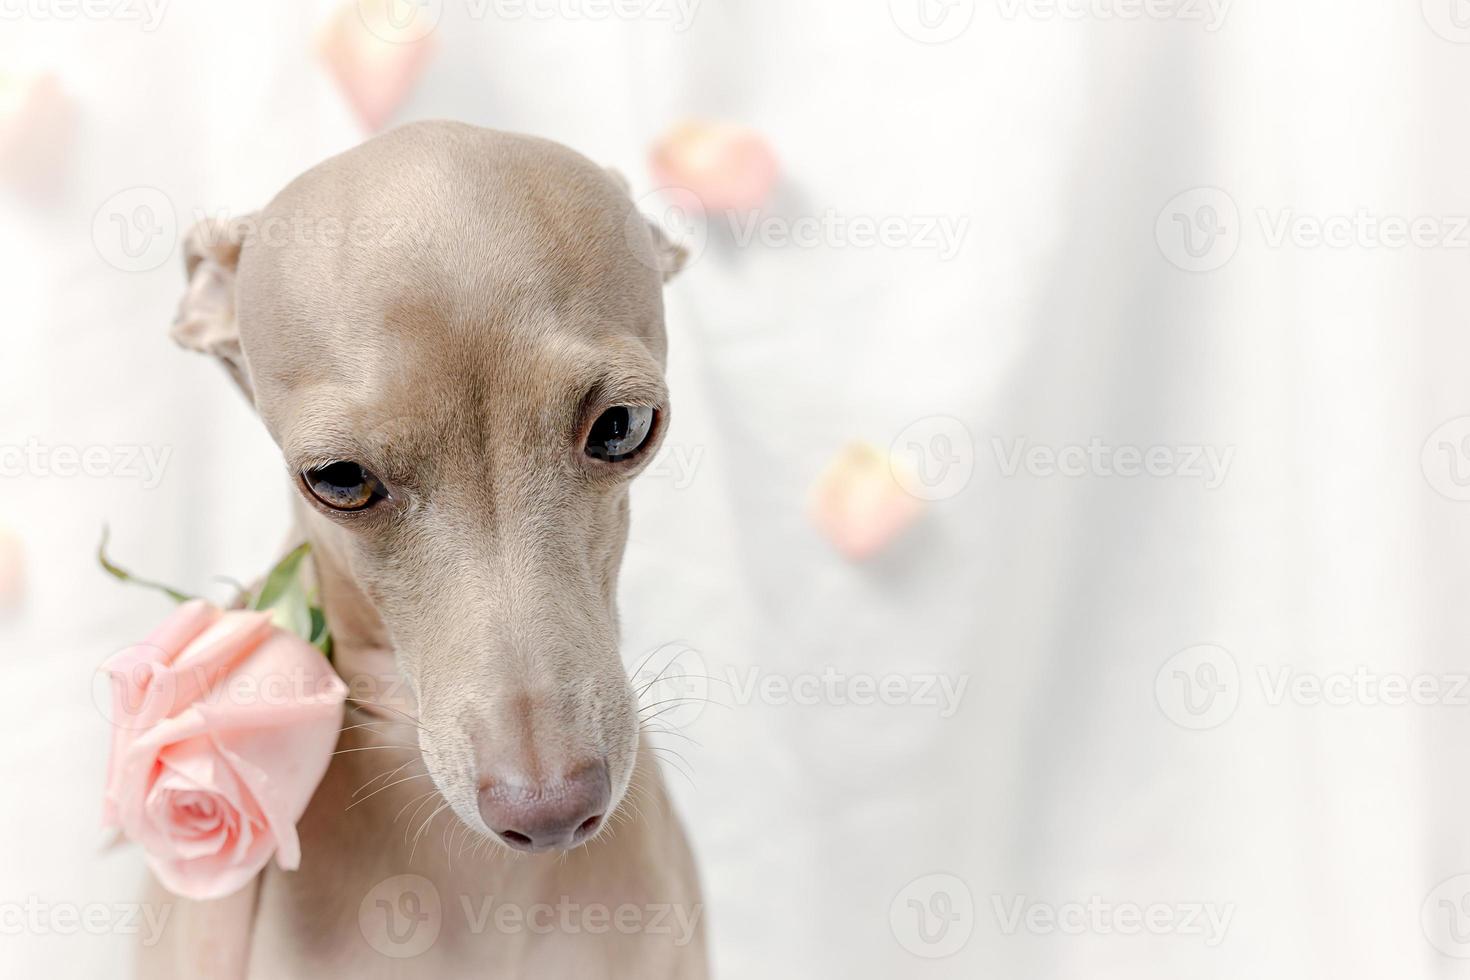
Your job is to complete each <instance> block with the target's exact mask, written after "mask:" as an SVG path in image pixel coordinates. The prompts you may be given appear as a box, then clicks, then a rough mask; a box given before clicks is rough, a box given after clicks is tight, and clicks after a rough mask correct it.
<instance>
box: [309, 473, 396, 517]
mask: <svg viewBox="0 0 1470 980" xmlns="http://www.w3.org/2000/svg"><path fill="white" fill-rule="evenodd" d="M301 476H302V479H304V480H305V481H306V488H307V489H308V490H310V491H311V495H312V496H313V497H315V498H316V499H318V500H320V501H321V502H322V503H324V504H326V505H327V506H328V507H330V508H332V509H333V510H366V509H367V508H369V507H371V506H372V505H373V504H375V503H377V502H378V501H379V500H382V499H383V498H384V497H387V496H388V492H387V491H386V490H385V489H383V484H382V483H381V482H380V481H379V480H378V478H377V477H375V476H373V475H372V474H371V473H369V472H368V471H367V470H365V469H363V468H362V467H361V466H359V465H358V464H356V463H329V464H327V465H326V466H319V467H316V468H315V469H310V470H307V471H306V472H305V473H303V474H302V475H301Z"/></svg>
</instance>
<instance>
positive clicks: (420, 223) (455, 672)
mask: <svg viewBox="0 0 1470 980" xmlns="http://www.w3.org/2000/svg"><path fill="white" fill-rule="evenodd" d="M187 251H188V256H189V271H190V273H191V285H190V290H189V295H188V296H186V299H185V303H184V305H183V307H182V308H181V310H180V316H179V320H178V323H177V324H176V327H175V336H176V338H177V339H179V340H180V342H181V343H184V344H185V345H186V346H190V347H192V348H195V349H199V350H203V351H206V352H208V353H211V354H214V355H215V356H218V357H220V358H221V359H222V360H224V361H225V362H226V364H227V366H228V367H229V368H230V370H231V373H232V375H233V376H234V377H235V379H236V381H237V382H238V383H239V384H240V386H241V388H242V389H243V390H244V391H245V392H246V394H247V395H248V396H249V397H251V398H252V400H253V402H254V404H255V407H256V409H257V410H258V412H259V414H260V417H261V419H262V420H263V421H264V423H265V425H266V427H267V428H268V429H269V431H270V433H271V435H272V437H273V438H274V439H275V441H276V442H277V444H278V445H279V446H280V447H281V451H282V455H283V469H284V474H283V475H284V478H286V479H288V480H291V481H292V482H293V484H296V485H297V486H298V489H299V488H300V473H301V472H302V471H303V469H305V468H307V467H310V466H313V465H322V464H324V463H326V462H330V461H334V460H344V459H345V460H352V461H355V462H360V463H362V464H364V465H366V466H368V467H369V468H370V469H372V470H373V471H374V472H375V473H377V474H378V475H379V476H380V477H382V478H383V479H384V480H385V481H386V482H387V483H388V484H389V485H390V486H391V487H392V488H393V489H394V491H395V495H396V496H399V497H401V498H402V499H401V500H398V501H396V502H395V504H394V506H392V507H391V508H386V509H384V508H379V509H376V510H375V511H373V512H371V513H368V514H362V515H349V516H346V517H344V516H341V515H333V514H331V513H329V512H327V511H326V510H325V509H324V508H321V507H320V506H317V505H315V504H314V503H312V502H311V501H310V498H309V495H308V494H306V493H302V494H301V495H300V499H299V503H298V517H299V523H300V527H301V531H302V533H303V534H304V535H305V536H306V537H307V538H308V539H309V540H310V541H311V542H312V543H313V545H314V555H315V570H316V574H317V577H318V581H319V584H320V586H321V590H322V596H323V600H324V603H325V606H326V609H327V615H328V619H329V621H330V624H331V626H332V629H333V633H334V635H335V638H336V643H337V648H336V664H337V668H338V671H339V672H340V673H341V674H342V675H343V677H344V679H346V680H347V681H348V683H349V686H350V687H352V689H353V691H352V693H353V696H354V697H355V698H362V699H364V700H365V701H367V702H369V703H366V704H356V703H355V704H354V706H353V710H352V711H350V712H349V714H348V721H347V723H346V724H347V725H348V726H366V727H349V728H348V730H347V731H345V732H344V734H343V738H342V745H341V748H342V749H354V750H355V749H364V750H365V751H346V752H342V753H340V754H338V755H337V756H336V757H335V760H334V762H333V765H332V767H331V769H330V771H329V772H328V774H327V777H326V779H325V781H324V782H323V784H322V786H321V788H320V789H319V790H318V792H317V794H316V797H315V799H314V800H313V803H312V805H311V808H310V809H309V811H308V812H307V814H306V816H305V818H304V819H303V820H302V822H301V826H300V830H301V836H302V852H303V855H304V856H303V860H302V866H301V869H300V871H298V872H296V873H285V872H281V871H279V870H277V869H274V868H271V869H269V870H267V871H266V872H265V873H263V874H262V876H261V877H260V879H258V881H257V883H256V886H255V889H254V894H253V895H252V894H251V893H250V892H246V893H243V894H242V896H235V897H233V898H232V899H230V900H227V902H225V903H211V905H209V906H197V905H193V906H192V907H189V906H191V905H192V903H184V904H185V905H186V909H185V911H184V913H183V914H179V915H175V916H174V917H173V919H172V920H171V929H170V935H169V936H167V937H166V939H165V941H164V943H162V944H161V945H160V946H159V947H158V948H156V949H154V950H150V951H148V952H147V954H146V955H145V957H144V971H145V973H146V974H147V975H149V976H195V975H201V974H199V973H198V972H197V966H198V963H199V962H200V961H201V960H206V961H210V965H211V972H210V975H211V976H226V975H235V976H251V977H268V978H272V980H274V978H283V977H294V976H301V977H314V978H319V977H322V976H362V977H378V976H383V977H388V976H393V977H399V976H402V977H409V976H425V977H469V976H474V977H500V976H505V977H519V976H535V977H602V976H605V977H629V978H635V977H636V978H652V977H671V978H684V977H693V978H697V977H701V976H703V975H704V974H705V949H704V940H703V931H702V928H700V929H698V930H697V931H696V933H695V934H694V935H692V936H690V937H689V941H688V942H685V943H676V942H675V941H674V937H672V936H669V935H665V934H655V933H653V932H652V931H644V932H640V933H634V934H627V933H624V932H620V931H618V930H609V931H607V932H605V933H602V934H593V933H592V932H589V931H586V930H582V929H574V930H570V931H569V930H566V929H555V930H552V931H551V932H550V933H548V934H534V933H531V932H528V931H513V930H512V931H506V930H501V929H497V928H494V927H491V928H489V929H484V930H483V931H481V932H479V933H478V934H477V933H476V931H475V929H474V928H472V927H471V925H472V923H473V921H474V919H473V916H471V915H470V914H469V913H468V908H467V905H468V907H476V906H479V905H480V903H481V900H482V898H483V897H484V896H493V897H494V900H495V902H497V903H500V902H509V903H512V904H516V903H519V905H521V906H531V905H535V904H537V903H550V904H555V903H557V902H558V901H561V902H563V903H576V904H577V905H578V906H579V907H582V908H587V907H593V906H598V905H606V906H607V907H609V908H611V909H616V908H617V907H619V906H621V905H626V904H632V905H638V906H661V905H667V906H670V907H675V908H677V909H678V910H679V911H680V912H681V913H682V914H683V915H684V916H685V917H686V919H688V918H693V917H695V916H697V917H698V921H699V923H700V925H701V926H702V922H703V917H702V907H701V906H700V902H701V899H700V896H699V889H698V884H697V880H696V875H695V873H694V870H693V865H692V860H691V857H690V854H689V850H688V847H687V845H686V843H685V840H684V836H683V832H682V829H681V828H680V826H679V824H678V821H677V819H676V818H675V817H674V815H673V814H672V812H671V811H670V808H669V805H668V801H667V798H666V796H665V793H664V790H663V786H662V782H661V777H660V775H659V772H658V769H657V766H656V765H655V764H653V763H652V762H650V761H649V758H648V753H647V752H646V751H640V731H639V725H638V714H637V697H636V693H635V692H634V691H633V690H632V688H631V686H630V684H629V682H628V680H627V678H626V674H625V671H624V667H623V665H622V662H621V658H620V656H619V650H618V635H617V615H616V603H615V598H616V596H615V592H616V581H617V573H618V566H619V564H620V562H621V557H622V552H623V546H624V542H625V540H626V537H627V531H628V499H627V493H628V481H629V479H630V478H631V476H632V475H634V474H635V473H636V472H637V469H638V466H637V465H633V466H631V467H627V468H622V469H617V470H613V469H611V468H608V467H603V468H600V469H599V468H597V467H595V466H589V465H588V461H587V460H586V458H585V456H584V455H583V453H582V451H581V444H582V438H583V434H584V429H585V426H586V425H587V424H588V423H589V421H590V419H589V418H588V417H587V416H588V413H589V412H593V413H595V412H596V411H597V410H598V409H597V407H596V406H597V405H604V406H611V405H619V404H624V405H626V404H639V405H659V406H661V407H662V409H663V412H664V413H665V415H667V410H668V399H667V392H666V389H665V386H664V381H663V367H664V358H665V338H664V325H663V304H662V297H661V287H662V280H663V279H665V278H667V277H668V276H669V275H672V274H673V273H674V272H675V271H677V269H678V267H679V265H680V264H681V262H682V257H681V255H680V253H679V252H678V251H677V250H676V249H674V248H673V247H672V246H670V245H669V243H668V242H666V241H665V240H664V239H663V238H662V236H660V235H658V234H657V233H656V232H653V231H651V230H650V229H649V228H648V226H647V225H646V224H645V223H644V222H643V221H642V220H641V219H640V218H638V217H637V216H636V214H635V213H634V211H633V205H632V202H631V201H630V200H629V198H628V195H627V193H626V191H625V190H624V189H623V188H622V187H620V186H619V184H618V182H617V179H616V178H615V177H614V176H610V175H609V174H608V173H606V172H604V171H603V170H601V169H600V168H598V167H596V166H594V165H593V164H592V163H590V162H588V161H587V160H585V159H583V158H582V157H580V156H578V155H577V154H575V153H572V152H571V151H569V150H566V149H564V148H562V147H560V146H557V145H555V144H552V143H548V142H545V141H542V140H536V139H531V138H527V137H520V136H512V135H508V134H503V133H496V132H491V131H488V130H482V129H477V128H474V127H470V126H464V125H458V124H452V123H423V124H417V125H413V126H407V127H404V128H401V129H398V130H395V131H393V132H390V133H388V134H385V135H383V136H380V137H378V138H376V139H374V140H371V141H369V142H367V143H365V144H363V145H362V146H360V147H358V148H356V149H354V150H352V151H349V152H347V153H345V154H342V155H341V156H339V157H336V158H334V159H331V160H328V161H327V162H325V163H323V164H321V165H320V166H318V167H316V168H314V169H312V170H311V171H309V172H307V173H306V174H304V175H303V176H302V177H300V178H298V179H297V180H296V181H294V182H293V183H292V184H290V185H289V186H288V187H287V188H286V189H285V190H284V191H283V192H282V193H281V194H280V195H279V196H278V197H277V198H276V199H275V200H274V201H273V202H271V204H270V205H269V207H267V208H266V209H265V210H264V211H262V212H260V213H259V214H257V215H251V216H249V217H248V218H245V219H242V220H240V221H237V222H234V223H232V224H230V225H219V224H214V225H210V226H206V227H203V228H201V229H197V230H196V231H195V232H194V233H193V234H191V238H190V241H189V243H188V248H187ZM237 259H238V263H236V260H237ZM236 327H237V328H238V331H237V332H236V329H235V328H236ZM594 417H595V415H594ZM657 437H658V436H657V434H656V435H655V437H654V438H657ZM655 449H656V446H652V445H650V446H649V447H648V450H647V451H645V453H644V454H643V456H642V460H644V461H646V460H647V459H649V458H650V457H651V456H652V454H653V451H654V450H655ZM405 716H413V717H416V718H417V721H416V722H410V721H408V720H406V718H405ZM587 758H603V759H605V760H606V764H607V769H608V774H609V779H610V782H611V786H612V794H613V795H612V798H613V806H614V807H616V808H617V812H616V813H615V814H614V815H613V817H612V820H611V826H610V827H608V828H607V829H604V830H603V831H602V832H601V833H600V834H599V835H598V836H596V837H595V838H594V839H592V840H591V841H590V842H588V843H587V844H585V845H583V846H581V847H579V848H576V849H575V850H574V851H572V852H570V853H566V854H539V855H525V854H517V853H514V852H511V851H510V850H509V849H507V848H505V847H503V846H502V845H501V844H500V843H499V842H498V841H496V840H495V839H494V838H493V837H492V836H490V834H489V831H490V829H491V828H487V827H486V825H485V822H484V821H483V820H482V819H481V816H480V813H479V811H478V809H477V806H476V792H477V785H478V782H479V781H480V780H481V779H483V777H484V774H485V772H486V771H487V770H489V769H493V768H494V767H495V766H498V765H504V764H511V765H514V766H516V767H518V768H519V769H520V770H522V771H526V772H530V773H532V774H533V775H535V776H537V777H538V778H542V777H545V778H552V775H553V774H554V773H556V772H558V771H562V770H564V769H565V768H566V767H568V766H571V765H575V764H576V763H577V762H578V761H579V760H583V759H587ZM400 764H402V766H403V768H402V769H400V770H399V771H398V772H396V773H394V774H392V775H391V777H389V778H383V777H384V776H385V775H387V774H388V773H389V771H390V770H393V769H394V767H397V766H399V765H400ZM375 777H377V779H376V781H374V780H375ZM399 781H401V782H399ZM365 784H368V785H367V786H366V791H364V790H363V787H364V786H365ZM441 796H442V800H441ZM441 802H442V804H443V805H442V806H441ZM415 807H417V809H416V810H415V809H414V808H415ZM431 814H432V815H431ZM409 873H412V874H418V875H422V876H423V877H425V878H427V879H428V880H430V881H432V882H433V883H434V885H435V888H436V889H437V892H438V894H439V897H440V898H441V900H442V903H443V910H442V924H441V932H440V935H439V938H438V939H437V941H436V942H435V943H434V944H433V946H432V947H431V948H430V949H428V950H426V951H425V952H423V953H422V954H421V955H418V956H416V957H413V958H409V959H395V958H392V957H388V956H384V955H383V954H382V953H380V952H379V951H377V950H375V949H374V948H373V947H372V946H371V945H370V943H369V942H368V941H367V939H366V938H365V935H364V931H363V923H362V921H361V920H360V903H361V902H362V900H363V899H364V897H365V896H366V895H367V893H368V892H369V890H370V889H372V888H373V887H374V885H376V884H377V883H378V882H380V881H382V880H383V879H387V878H390V877H392V876H395V875H401V874H409ZM216 905H217V906H219V907H218V908H215V907H214V906H216ZM243 949H248V951H249V952H248V957H244V958H240V957H239V951H240V950H243ZM221 950H223V951H224V953H220V951H221ZM203 951H207V952H203ZM191 964H192V965H191ZM232 970H233V974H232V973H231V971H232Z"/></svg>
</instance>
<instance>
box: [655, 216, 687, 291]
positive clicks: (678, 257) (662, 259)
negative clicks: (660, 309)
mask: <svg viewBox="0 0 1470 980" xmlns="http://www.w3.org/2000/svg"><path fill="white" fill-rule="evenodd" d="M648 233H649V234H650V235H652V236H653V255H654V261H656V262H657V263H658V271H659V273H660V274H661V275H662V276H663V277H664V282H668V281H669V280H670V279H672V278H674V277H675V276H677V275H678V274H679V273H680V272H682V271H683V269H684V266H685V264H686V263H687V262H688V261H689V249H687V248H685V247H684V246H683V245H680V244H679V243H678V242H676V241H674V240H673V239H672V238H670V237H669V236H668V235H667V234H666V233H665V232H664V229H663V226H662V225H660V224H659V223H658V222H657V221H650V222H648Z"/></svg>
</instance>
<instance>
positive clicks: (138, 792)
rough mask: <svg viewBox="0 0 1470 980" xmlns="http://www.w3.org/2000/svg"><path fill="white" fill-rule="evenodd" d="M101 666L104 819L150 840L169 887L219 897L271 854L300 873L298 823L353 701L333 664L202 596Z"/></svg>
mask: <svg viewBox="0 0 1470 980" xmlns="http://www.w3.org/2000/svg"><path fill="white" fill-rule="evenodd" d="M103 670H105V671H106V672H107V673H108V674H109V675H110V676H111V678H112V709H113V712H112V723H113V725H114V729H113V738H112V758H111V762H110V763H109V765H108V772H107V789H106V802H105V810H104V822H105V823H106V824H107V825H109V826H113V827H117V828H119V829H121V831H122V832H123V834H124V835H125V836H127V837H128V838H129V839H131V840H133V841H135V842H137V843H138V844H141V845H142V846H143V849H144V851H145V852H146V853H147V857H148V864H149V866H150V867H151V868H152V869H153V872H154V874H156V875H157V876H158V879H159V881H160V882H161V883H162V884H163V885H164V887H165V888H167V889H169V891H172V892H174V893H175V894H178V895H182V896H184V897H186V898H192V899H201V900H202V899H211V898H221V897H223V896H225V895H229V894H232V893H233V892H236V891H238V890H239V889H240V888H242V887H244V886H245V885H246V884H247V883H249V881H250V880H251V879H252V878H254V877H255V875H256V874H257V873H259V871H260V870H261V869H262V868H263V867H265V865H266V862H267V861H269V860H270V857H271V855H272V854H274V855H276V862H277V863H278V864H279V865H280V866H281V867H282V868H285V869H287V870H291V869H294V868H296V867H297V866H298V865H299V864H300V861H301V848H300V844H299V841H298V840H297V837H296V822H297V821H298V820H300V819H301V815H302V814H303V813H304V812H305V811H306V806H307V804H308V803H310V802H311V797H312V794H313V793H314V792H316V787H317V785H318V784H319V783H320V782H321V780H322V776H324V775H325V774H326V771H327V765H328V764H329V763H330V762H331V759H332V751H333V749H334V748H335V746H336V743H337V736H338V733H339V732H340V731H341V728H342V703H343V700H344V699H345V698H346V696H347V688H346V685H344V684H343V683H342V681H341V679H340V678H339V677H337V675H336V673H335V672H334V671H333V670H332V666H331V664H330V663H328V662H327V658H326V657H324V656H323V655H322V654H321V652H320V651H319V650H317V649H316V648H315V647H313V646H312V645H311V644H310V643H308V642H306V641H305V640H303V639H301V638H299V637H297V636H296V635H294V634H292V633H288V632H286V631H285V630H281V629H277V628H276V627H274V626H273V625H272V623H271V618H270V616H269V614H266V613H259V612H222V611H221V610H219V609H217V608H216V607H214V606H211V605H209V604H208V603H205V602H201V601H197V600H196V601H192V602H187V603H185V604H183V605H182V606H180V607H179V608H178V609H177V610H176V611H175V612H174V613H173V615H171V616H170V617H169V618H168V619H167V620H166V621H165V622H164V623H163V625H161V626H159V627H158V629H156V630H155V631H154V632H153V635H152V636H150V637H149V638H148V639H147V641H146V642H144V643H142V644H140V645H138V646H135V647H130V648H129V649H127V650H124V651H122V652H121V653H119V654H117V655H115V656H113V657H112V658H111V659H109V660H108V661H107V663H106V664H104V665H103Z"/></svg>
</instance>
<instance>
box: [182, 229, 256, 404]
mask: <svg viewBox="0 0 1470 980" xmlns="http://www.w3.org/2000/svg"><path fill="white" fill-rule="evenodd" d="M254 217H255V216H254V215H247V216H246V217H244V218H235V219H228V220H225V219H216V218H205V219H203V220H202V221H200V222H198V223H197V224H195V225H194V227H193V228H190V229H189V233H188V235H187V236H185V238H184V274H185V277H186V278H187V280H188V282H187V284H186V286H185V288H184V298H183V301H182V302H180V303H179V313H178V316H177V317H176V318H175V319H174V325H173V331H172V334H173V338H174V340H175V341H176V342H177V343H178V344H179V345H180V346H181V347H187V348H188V349H189V350H192V351H198V352H199V353H201V354H210V355H212V356H214V357H217V358H218V359H219V360H220V362H221V363H223V364H224V366H225V368H226V369H227V370H228V371H229V372H230V376H231V377H233V378H234V379H235V383H236V384H238V385H239V386H240V389H241V390H242V391H244V392H245V397H246V398H250V399H252V400H253V395H252V392H251V386H250V372H249V369H248V368H247V367H246V364H245V353H244V350H243V349H242V348H241V346H240V327H239V324H238V322H237V321H236V318H235V271H236V269H237V268H238V267H239V264H240V249H241V248H242V247H243V246H244V244H245V235H246V233H247V231H248V229H249V228H250V226H251V225H252V224H253V219H254Z"/></svg>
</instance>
